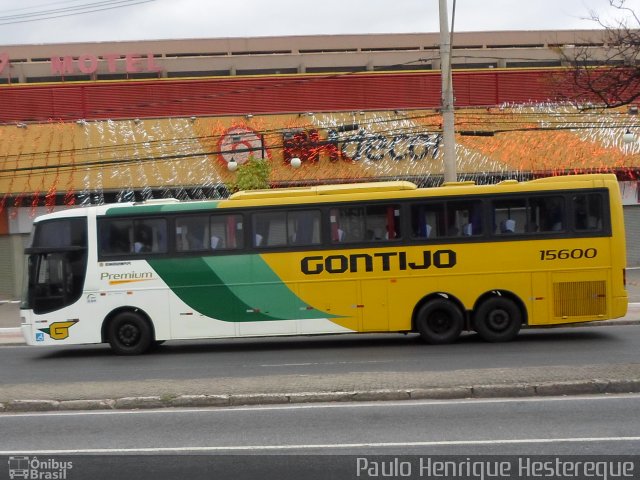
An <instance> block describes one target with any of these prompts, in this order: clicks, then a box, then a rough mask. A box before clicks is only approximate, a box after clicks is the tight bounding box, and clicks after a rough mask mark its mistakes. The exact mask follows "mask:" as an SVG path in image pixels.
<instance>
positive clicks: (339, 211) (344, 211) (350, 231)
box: [330, 207, 365, 243]
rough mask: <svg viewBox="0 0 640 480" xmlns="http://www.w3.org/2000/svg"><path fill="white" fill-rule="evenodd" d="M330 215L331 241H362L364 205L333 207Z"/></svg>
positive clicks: (363, 236)
mask: <svg viewBox="0 0 640 480" xmlns="http://www.w3.org/2000/svg"><path fill="white" fill-rule="evenodd" d="M330 217H331V218H330V219H331V232H332V234H331V236H332V241H333V242H341V243H342V242H362V241H364V238H365V222H364V217H365V211H364V207H344V208H333V209H331V214H330Z"/></svg>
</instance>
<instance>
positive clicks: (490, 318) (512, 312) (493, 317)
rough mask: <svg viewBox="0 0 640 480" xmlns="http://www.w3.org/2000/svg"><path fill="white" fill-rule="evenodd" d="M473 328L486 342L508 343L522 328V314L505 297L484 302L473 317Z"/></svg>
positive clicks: (516, 306)
mask: <svg viewBox="0 0 640 480" xmlns="http://www.w3.org/2000/svg"><path fill="white" fill-rule="evenodd" d="M473 323H474V328H475V330H476V332H478V335H480V337H481V338H482V339H483V340H485V341H487V342H509V341H511V340H513V339H514V338H516V336H517V335H518V332H519V331H520V327H521V326H522V313H521V312H520V308H519V307H518V305H516V303H515V302H514V301H513V300H511V299H509V298H505V297H492V298H489V299H488V300H485V301H484V302H483V303H482V304H481V305H480V306H479V307H478V309H477V310H476V314H475V315H474V322H473Z"/></svg>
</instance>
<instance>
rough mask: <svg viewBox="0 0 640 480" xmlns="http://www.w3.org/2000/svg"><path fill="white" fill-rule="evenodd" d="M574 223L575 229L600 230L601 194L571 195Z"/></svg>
mask: <svg viewBox="0 0 640 480" xmlns="http://www.w3.org/2000/svg"><path fill="white" fill-rule="evenodd" d="M573 205H574V220H573V221H574V225H575V228H576V230H579V231H583V230H591V231H600V230H602V196H601V195H599V194H588V195H586V194H581V195H574V196H573Z"/></svg>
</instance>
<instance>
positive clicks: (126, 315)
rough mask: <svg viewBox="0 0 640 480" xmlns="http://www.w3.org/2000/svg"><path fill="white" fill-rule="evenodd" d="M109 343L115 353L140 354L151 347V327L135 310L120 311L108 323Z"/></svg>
mask: <svg viewBox="0 0 640 480" xmlns="http://www.w3.org/2000/svg"><path fill="white" fill-rule="evenodd" d="M108 334H109V337H108V338H109V345H111V349H112V350H113V351H114V353H116V354H117V355H140V354H142V353H145V352H146V351H147V350H149V348H150V347H151V344H152V341H153V338H152V337H153V335H152V332H151V327H150V326H149V324H148V323H147V322H146V321H145V319H144V318H142V317H141V316H140V315H139V314H137V313H135V312H121V313H119V314H118V315H116V316H115V318H114V319H113V320H112V321H111V323H109V330H108Z"/></svg>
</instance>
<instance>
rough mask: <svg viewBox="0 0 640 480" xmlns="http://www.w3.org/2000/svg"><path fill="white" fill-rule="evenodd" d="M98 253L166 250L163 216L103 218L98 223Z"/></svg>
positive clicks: (139, 252) (165, 228) (143, 252)
mask: <svg viewBox="0 0 640 480" xmlns="http://www.w3.org/2000/svg"><path fill="white" fill-rule="evenodd" d="M99 233H100V247H99V248H100V253H101V254H103V255H118V254H130V255H143V254H147V253H151V254H157V253H166V252H167V221H166V220H165V219H164V218H145V219H135V220H130V219H105V220H102V221H101V223H100V228H99Z"/></svg>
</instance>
